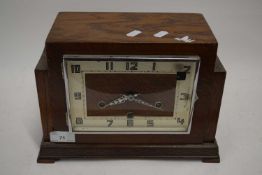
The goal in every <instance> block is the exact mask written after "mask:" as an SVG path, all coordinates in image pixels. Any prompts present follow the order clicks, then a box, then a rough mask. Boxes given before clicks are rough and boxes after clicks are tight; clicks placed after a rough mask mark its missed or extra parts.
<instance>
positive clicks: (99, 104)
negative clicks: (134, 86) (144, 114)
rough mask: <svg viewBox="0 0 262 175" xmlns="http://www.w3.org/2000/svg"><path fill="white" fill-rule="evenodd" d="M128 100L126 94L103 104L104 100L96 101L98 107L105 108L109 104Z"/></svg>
mask: <svg viewBox="0 0 262 175" xmlns="http://www.w3.org/2000/svg"><path fill="white" fill-rule="evenodd" d="M127 100H128V97H127V95H122V96H121V97H119V98H117V99H114V100H113V101H111V102H109V103H107V104H105V102H104V101H100V102H99V103H98V106H99V107H100V108H107V107H110V106H115V105H119V104H123V103H125V102H126V101H127Z"/></svg>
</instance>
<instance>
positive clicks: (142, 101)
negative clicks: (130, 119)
mask: <svg viewBox="0 0 262 175" xmlns="http://www.w3.org/2000/svg"><path fill="white" fill-rule="evenodd" d="M134 102H135V103H138V104H141V105H145V106H148V107H151V108H155V109H160V110H161V108H160V107H156V106H154V105H152V104H150V103H148V102H146V101H144V100H141V99H137V98H136V99H134Z"/></svg>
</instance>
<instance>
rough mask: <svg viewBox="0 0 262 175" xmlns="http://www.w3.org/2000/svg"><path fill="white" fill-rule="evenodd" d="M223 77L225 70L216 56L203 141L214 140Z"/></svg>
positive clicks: (224, 76)
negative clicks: (207, 119) (207, 120)
mask: <svg viewBox="0 0 262 175" xmlns="http://www.w3.org/2000/svg"><path fill="white" fill-rule="evenodd" d="M225 79H226V70H225V68H224V66H223V65H222V63H221V62H220V60H219V58H217V60H216V65H215V69H214V78H213V82H212V96H211V98H210V109H209V122H208V127H207V130H206V136H205V141H207V142H213V141H214V140H215V135H216V129H217V122H218V118H219V112H220V107H221V101H222V96H223V91H224V84H225Z"/></svg>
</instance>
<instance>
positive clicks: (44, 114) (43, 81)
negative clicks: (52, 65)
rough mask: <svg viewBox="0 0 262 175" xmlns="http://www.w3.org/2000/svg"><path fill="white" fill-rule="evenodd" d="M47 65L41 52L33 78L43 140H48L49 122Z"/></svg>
mask: <svg viewBox="0 0 262 175" xmlns="http://www.w3.org/2000/svg"><path fill="white" fill-rule="evenodd" d="M47 77H48V67H47V63H46V56H45V52H43V54H42V56H41V58H40V60H39V62H38V64H37V65H36V68H35V79H36V87H37V93H38V101H39V107H40V115H41V123H42V129H43V139H44V141H48V140H49V134H48V133H49V132H48V131H49V127H50V126H49V124H48V121H49V120H48V88H47V85H48V81H47Z"/></svg>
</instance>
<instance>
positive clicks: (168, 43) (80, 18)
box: [35, 12, 226, 163]
mask: <svg viewBox="0 0 262 175" xmlns="http://www.w3.org/2000/svg"><path fill="white" fill-rule="evenodd" d="M135 29H138V30H140V31H142V33H141V34H139V35H137V36H135V37H127V36H126V34H127V33H128V32H130V31H132V30H135ZM159 31H168V32H169V34H168V35H166V36H164V37H162V38H157V37H154V36H153V35H154V34H155V33H157V32H159ZM183 36H189V37H190V38H191V39H192V40H194V41H193V42H183V41H178V40H176V39H175V38H177V37H183ZM217 46H218V44H217V41H216V39H215V37H214V35H213V33H212V31H211V30H210V28H209V26H208V24H207V22H206V21H205V19H204V17H203V16H202V15H201V14H188V13H84V12H62V13H59V14H58V16H57V18H56V20H55V22H54V24H53V26H52V29H51V31H50V33H49V35H48V37H47V40H46V44H45V49H44V51H43V54H42V56H41V58H40V60H39V62H38V64H37V66H36V68H35V76H36V84H37V92H38V98H39V106H40V112H41V121H42V128H43V141H42V143H41V148H40V152H39V156H38V159H37V161H38V162H39V163H51V162H54V161H56V160H59V159H62V158H187V159H188V158H190V159H201V160H202V161H203V162H219V161H220V159H219V152H218V145H217V142H216V139H215V134H216V128H217V122H218V117H219V110H220V105H221V99H222V94H223V87H224V81H225V77H226V71H225V69H224V67H223V65H222V64H221V62H220V61H219V59H218V57H217ZM65 54H86V55H140V56H143V55H145V56H146V55H147V56H148V55H160V56H165V55H182V56H183V55H197V56H199V57H200V59H201V66H200V72H199V80H198V85H197V95H198V98H199V99H198V100H197V101H196V103H195V107H194V115H193V119H192V126H191V132H190V133H189V134H76V135H75V139H76V141H75V143H54V142H50V138H49V133H50V132H51V131H68V126H67V123H66V99H65V96H66V95H65V84H64V80H63V76H62V70H61V63H62V60H63V55H65Z"/></svg>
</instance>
